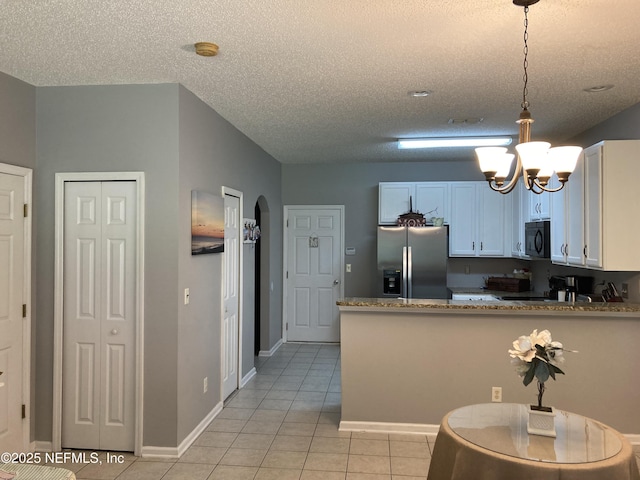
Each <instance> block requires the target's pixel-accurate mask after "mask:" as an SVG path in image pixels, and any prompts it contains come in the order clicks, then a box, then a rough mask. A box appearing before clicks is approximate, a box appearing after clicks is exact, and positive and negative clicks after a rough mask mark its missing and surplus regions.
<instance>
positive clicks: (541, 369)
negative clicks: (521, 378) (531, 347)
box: [535, 360, 549, 383]
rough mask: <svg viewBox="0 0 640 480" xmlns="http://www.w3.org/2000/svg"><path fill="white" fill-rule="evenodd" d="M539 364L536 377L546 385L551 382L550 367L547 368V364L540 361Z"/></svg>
mask: <svg viewBox="0 0 640 480" xmlns="http://www.w3.org/2000/svg"><path fill="white" fill-rule="evenodd" d="M537 363H538V364H537V365H536V369H535V376H536V378H537V379H538V381H539V382H540V383H544V382H546V381H547V380H549V367H547V363H545V362H541V361H540V360H538V362H537Z"/></svg>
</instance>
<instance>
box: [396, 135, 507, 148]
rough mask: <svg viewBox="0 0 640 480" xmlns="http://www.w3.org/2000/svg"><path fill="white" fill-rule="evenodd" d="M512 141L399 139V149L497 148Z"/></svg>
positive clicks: (484, 138) (488, 139)
mask: <svg viewBox="0 0 640 480" xmlns="http://www.w3.org/2000/svg"><path fill="white" fill-rule="evenodd" d="M512 141H513V139H512V138H511V137H446V138H399V139H398V148H399V149H409V148H446V147H480V146H482V147H496V146H500V145H511V142H512ZM505 150H506V149H505Z"/></svg>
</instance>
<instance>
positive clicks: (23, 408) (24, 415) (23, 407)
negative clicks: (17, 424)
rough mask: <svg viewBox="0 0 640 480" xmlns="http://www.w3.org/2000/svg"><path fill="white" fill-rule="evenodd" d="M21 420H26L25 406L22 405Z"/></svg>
mask: <svg viewBox="0 0 640 480" xmlns="http://www.w3.org/2000/svg"><path fill="white" fill-rule="evenodd" d="M22 418H27V406H26V405H25V404H24V403H23V404H22Z"/></svg>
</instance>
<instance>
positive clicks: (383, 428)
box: [338, 420, 640, 445]
mask: <svg viewBox="0 0 640 480" xmlns="http://www.w3.org/2000/svg"><path fill="white" fill-rule="evenodd" d="M338 429H339V430H340V431H341V432H372V433H409V434H420V435H426V436H428V437H433V438H435V437H436V435H437V434H438V430H439V429H440V425H430V424H422V423H388V422H352V421H344V420H343V421H341V422H340V426H339V428H338ZM623 436H624V437H625V438H626V439H627V440H629V443H630V444H631V445H640V434H636V433H624V434H623Z"/></svg>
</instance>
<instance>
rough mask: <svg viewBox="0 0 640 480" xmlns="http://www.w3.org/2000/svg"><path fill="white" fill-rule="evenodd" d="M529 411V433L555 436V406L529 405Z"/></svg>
mask: <svg viewBox="0 0 640 480" xmlns="http://www.w3.org/2000/svg"><path fill="white" fill-rule="evenodd" d="M527 413H528V415H529V416H528V419H527V432H528V433H529V434H531V435H542V436H544V437H553V438H555V436H556V425H555V423H556V422H555V419H556V418H555V417H556V412H555V410H554V409H553V407H537V406H535V405H529V407H528V409H527Z"/></svg>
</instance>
